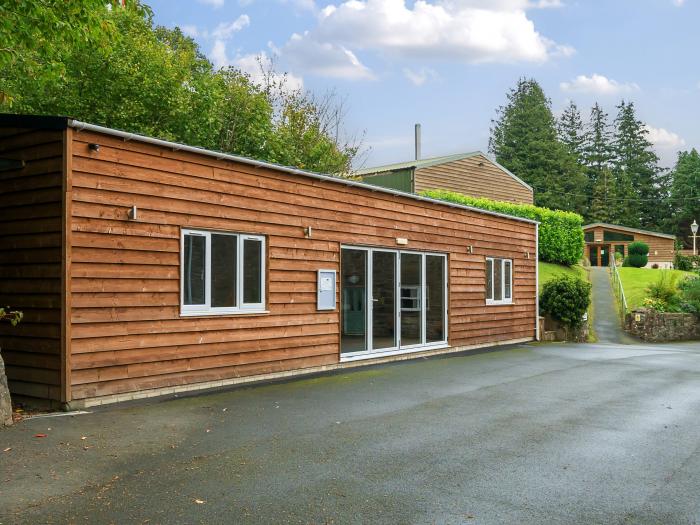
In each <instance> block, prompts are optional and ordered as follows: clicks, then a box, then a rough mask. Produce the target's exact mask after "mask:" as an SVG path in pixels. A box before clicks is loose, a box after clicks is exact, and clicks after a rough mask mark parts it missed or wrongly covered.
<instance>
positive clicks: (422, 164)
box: [353, 151, 483, 175]
mask: <svg viewBox="0 0 700 525" xmlns="http://www.w3.org/2000/svg"><path fill="white" fill-rule="evenodd" d="M477 155H483V153H481V152H480V151H471V152H469V153H456V154H454V155H443V156H441V157H430V158H428V159H420V160H410V161H408V162H396V163H394V164H385V165H383V166H374V167H372V168H362V169H361V170H357V171H354V172H353V175H371V174H373V173H380V172H383V171H396V170H403V169H406V168H427V167H428V166H436V165H438V164H444V163H445V162H452V161H455V160H462V159H467V158H469V157H475V156H477Z"/></svg>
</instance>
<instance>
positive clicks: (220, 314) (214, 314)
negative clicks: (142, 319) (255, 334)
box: [180, 310, 270, 317]
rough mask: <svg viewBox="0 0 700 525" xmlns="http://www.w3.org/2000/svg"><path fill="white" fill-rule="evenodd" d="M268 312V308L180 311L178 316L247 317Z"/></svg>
mask: <svg viewBox="0 0 700 525" xmlns="http://www.w3.org/2000/svg"><path fill="white" fill-rule="evenodd" d="M269 313H270V310H245V311H242V312H180V317H241V316H243V317H248V316H252V315H265V314H269Z"/></svg>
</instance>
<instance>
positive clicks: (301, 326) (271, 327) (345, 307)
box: [0, 115, 537, 407]
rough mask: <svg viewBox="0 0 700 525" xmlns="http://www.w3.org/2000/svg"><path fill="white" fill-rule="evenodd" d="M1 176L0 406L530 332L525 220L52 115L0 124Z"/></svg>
mask: <svg viewBox="0 0 700 525" xmlns="http://www.w3.org/2000/svg"><path fill="white" fill-rule="evenodd" d="M0 178H1V179H2V184H0V216H1V219H0V220H2V225H3V228H2V233H0V244H1V245H2V250H1V251H0V286H1V288H0V301H1V302H2V303H3V304H9V305H11V306H12V307H14V308H17V309H21V310H23V311H24V312H25V317H24V320H23V322H22V323H21V324H20V325H18V326H17V327H11V326H9V325H3V326H0V347H1V348H2V355H3V357H4V359H5V364H6V366H7V375H8V378H9V381H10V387H11V391H12V393H13V394H14V395H20V396H29V397H34V398H43V399H49V400H53V401H56V402H58V403H61V404H63V405H64V406H71V407H80V406H90V405H95V404H100V403H106V402H114V401H122V400H126V399H133V398H138V397H146V396H154V395H162V394H169V393H173V392H177V391H182V390H193V389H202V388H211V387H216V386H222V385H230V384H235V383H240V382H246V381H253V380H262V379H270V378H278V377H285V376H290V375H294V374H302V373H311V372H319V371H325V370H331V369H335V368H341V367H349V366H358V365H360V364H363V363H374V362H379V361H384V360H390V359H405V358H408V357H415V356H423V355H430V354H434V353H441V352H453V351H458V350H463V349H468V348H476V347H479V346H486V345H496V344H506V343H515V342H523V341H531V340H533V339H535V338H536V337H537V322H536V319H537V224H536V223H535V222H533V221H530V220H527V219H521V218H517V217H511V216H507V215H503V214H499V213H494V212H488V211H483V210H478V209H474V208H470V207H467V206H461V205H456V204H451V203H445V202H441V201H435V200H432V199H426V198H421V197H419V196H416V195H412V194H409V193H402V192H399V191H395V190H390V189H386V188H379V187H376V186H371V185H368V184H363V183H360V182H357V181H354V180H348V179H343V178H338V177H330V176H324V175H319V174H315V173H309V172H304V171H301V170H297V169H294V168H288V167H283V166H277V165H272V164H269V163H265V162H260V161H256V160H251V159H246V158H241V157H236V156H233V155H227V154H223V153H220V152H214V151H208V150H203V149H199V148H194V147H190V146H185V145H182V144H175V143H172V142H166V141H161V140H157V139H152V138H149V137H143V136H139V135H134V134H131V133H126V132H121V131H117V130H113V129H108V128H103V127H99V126H94V125H90V124H86V123H81V122H77V121H74V120H71V119H68V118H64V117H38V116H18V115H0ZM508 179H509V180H510V181H512V179H511V178H510V177H508ZM497 184H498V182H496V181H494V182H492V186H496V185H497ZM518 185H519V184H518ZM519 186H520V185H519Z"/></svg>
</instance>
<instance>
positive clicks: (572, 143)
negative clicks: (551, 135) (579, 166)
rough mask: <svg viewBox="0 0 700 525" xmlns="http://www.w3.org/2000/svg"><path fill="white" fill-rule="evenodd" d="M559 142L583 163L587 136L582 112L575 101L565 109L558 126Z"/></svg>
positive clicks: (570, 102)
mask: <svg viewBox="0 0 700 525" xmlns="http://www.w3.org/2000/svg"><path fill="white" fill-rule="evenodd" d="M557 131H558V133H559V140H560V141H561V142H562V143H563V144H564V145H565V146H566V147H567V148H568V150H569V153H571V154H572V155H574V156H575V157H576V159H577V160H578V161H579V162H583V147H584V140H585V134H584V130H583V120H582V119H581V112H580V111H579V109H578V107H577V106H576V104H575V103H574V102H573V101H569V105H568V106H567V107H566V108H565V109H564V111H563V113H562V114H561V117H559V122H558V126H557Z"/></svg>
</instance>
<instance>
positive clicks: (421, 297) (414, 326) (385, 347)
mask: <svg viewBox="0 0 700 525" xmlns="http://www.w3.org/2000/svg"><path fill="white" fill-rule="evenodd" d="M340 287H341V296H342V300H341V354H342V355H343V356H344V357H355V356H357V357H361V356H362V355H368V354H375V353H376V354H381V353H391V352H400V351H404V350H405V351H410V350H412V349H419V348H423V347H426V346H431V345H433V346H434V345H440V344H445V343H446V342H447V257H446V256H445V255H444V254H433V253H420V252H408V251H399V250H387V249H379V248H364V247H353V246H348V247H343V248H342V253H341V281H340Z"/></svg>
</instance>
